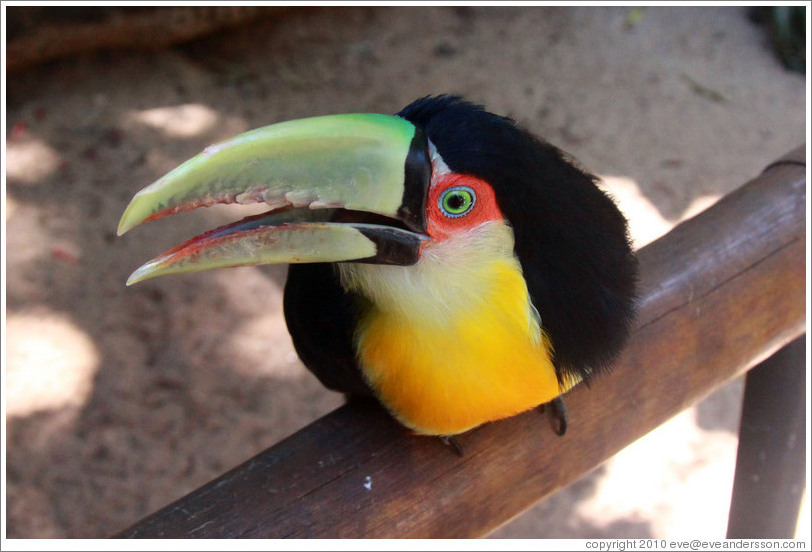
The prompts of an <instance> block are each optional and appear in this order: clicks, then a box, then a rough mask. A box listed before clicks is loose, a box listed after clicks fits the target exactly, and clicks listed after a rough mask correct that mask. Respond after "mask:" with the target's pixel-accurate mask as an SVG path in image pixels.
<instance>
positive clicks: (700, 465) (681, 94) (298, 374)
mask: <svg viewBox="0 0 812 552" xmlns="http://www.w3.org/2000/svg"><path fill="white" fill-rule="evenodd" d="M638 16H641V17H638ZM440 92H459V93H462V94H465V95H466V96H468V97H469V98H470V99H472V100H474V101H477V102H482V103H484V104H486V105H487V106H488V107H489V108H490V109H491V110H492V111H495V112H498V113H503V114H509V115H512V116H514V117H516V118H517V119H518V120H519V121H520V122H522V123H523V124H525V125H527V126H528V127H529V128H531V129H532V130H533V131H535V132H537V133H538V134H540V135H542V136H545V137H546V138H547V139H548V140H550V141H551V142H553V143H554V144H557V145H559V146H560V147H562V148H564V149H566V150H568V151H570V152H571V153H572V154H573V155H575V156H576V157H577V158H579V159H580V160H581V162H582V163H583V164H584V165H586V166H587V167H588V168H590V169H591V170H592V171H594V172H596V173H598V174H600V175H602V176H604V177H606V184H607V187H608V188H609V189H610V190H611V191H612V192H613V193H614V194H615V195H616V197H617V198H618V199H619V201H620V204H621V206H622V208H623V209H624V210H625V211H626V213H627V214H628V216H629V217H630V219H631V223H632V228H633V231H634V234H635V238H636V240H637V241H638V243H639V244H643V243H646V242H648V241H650V240H651V239H654V238H655V237H656V236H658V235H659V234H662V233H663V232H666V231H667V230H668V229H669V228H670V227H671V226H672V225H673V224H675V223H676V222H678V221H680V220H682V219H684V218H685V217H687V216H690V215H691V214H692V213H695V212H696V211H698V210H700V209H702V208H704V207H706V206H707V205H709V204H711V203H712V202H713V201H715V200H716V199H717V198H718V197H719V196H721V195H723V194H725V193H727V192H729V191H731V190H732V189H734V188H736V187H738V186H739V185H740V184H742V183H744V182H745V181H746V180H748V179H749V178H751V177H753V176H755V175H756V174H758V173H759V172H760V170H761V169H762V168H763V167H764V166H765V165H766V164H767V163H768V162H769V161H771V160H773V159H774V158H776V157H778V156H780V155H782V154H784V153H786V152H787V151H789V150H791V149H792V148H794V147H796V146H797V145H799V144H801V143H803V142H804V139H805V138H804V136H805V129H804V119H805V117H804V109H805V100H804V98H805V94H806V88H805V79H804V77H803V76H802V75H800V74H797V73H790V72H787V71H786V70H784V69H783V67H782V66H781V65H780V64H779V63H778V62H777V61H776V59H775V58H774V57H773V55H772V54H771V52H770V50H769V49H768V47H767V40H766V38H765V36H764V34H763V32H762V30H761V29H759V28H757V27H755V26H753V25H752V24H751V23H750V22H749V21H748V20H747V17H746V10H745V9H744V8H649V9H646V10H645V11H643V12H637V13H636V14H632V11H631V10H630V9H629V8H548V7H538V8H526V9H516V8H484V9H469V8H394V9H371V8H344V9H303V10H294V11H293V12H291V13H289V14H288V15H286V16H285V17H283V18H279V19H277V20H267V21H261V22H258V23H256V24H252V25H250V26H246V27H243V28H240V29H239V30H237V31H234V32H230V33H227V34H222V35H219V36H215V37H212V38H209V39H206V40H203V41H200V42H197V43H194V44H191V45H187V46H183V47H176V48H173V49H169V50H165V51H162V52H160V53H136V52H117V53H101V54H97V55H87V56H82V57H80V58H75V59H69V60H63V61H58V62H54V63H51V64H48V65H46V66H41V67H39V68H36V69H32V70H29V71H28V72H25V73H22V74H17V75H14V76H13V78H9V80H8V90H7V93H8V97H7V100H8V101H7V108H8V112H7V115H8V116H7V119H6V129H5V130H6V137H7V149H6V178H7V189H6V196H5V200H4V208H5V219H6V232H7V233H6V234H5V239H6V243H7V280H6V282H5V285H6V292H7V307H6V324H7V326H6V332H7V333H6V340H7V341H6V344H5V347H4V353H5V355H6V371H5V385H4V392H5V398H6V434H5V435H6V439H7V441H6V445H7V472H6V476H7V488H6V490H7V509H6V522H7V526H6V527H7V534H8V536H9V537H19V538H28V537H56V538H61V537H104V536H108V535H111V534H113V533H115V532H117V531H120V530H122V529H124V528H125V527H127V526H128V525H130V524H132V523H133V522H135V521H137V520H138V519H140V518H141V517H143V516H145V515H146V514H149V513H151V512H152V511H154V510H156V509H157V508H159V507H161V506H164V505H166V504H167V503H169V502H170V501H172V500H174V499H175V498H178V497H179V496H181V495H183V494H185V493H187V492H189V491H191V490H193V489H194V488H196V487H198V486H200V485H201V484H203V483H205V482H207V481H209V480H210V479H212V478H213V477H215V476H217V475H219V474H221V473H222V472H224V471H225V470H226V469H228V468H230V467H232V466H234V465H236V464H238V463H240V462H242V461H244V460H246V459H247V458H249V457H251V456H253V455H254V454H256V453H258V452H259V451H261V450H263V449H265V448H266V447H268V446H270V445H272V444H273V443H275V442H277V441H278V440H280V439H281V438H282V437H284V436H286V435H289V434H290V433H292V432H294V431H296V430H297V429H299V428H301V427H303V426H305V425H306V424H308V423H309V422H311V421H313V420H314V419H316V418H318V417H319V416H321V415H323V414H325V413H327V412H329V411H330V410H331V409H333V408H335V407H336V406H337V405H339V404H340V402H341V399H340V397H338V396H336V395H335V394H332V393H330V392H328V391H326V390H325V389H323V388H322V387H321V386H320V385H319V384H318V382H317V381H316V380H315V379H314V378H313V377H311V376H310V375H309V374H308V373H307V372H306V370H305V369H304V368H303V367H302V365H301V364H300V363H299V361H298V359H297V358H296V356H295V354H294V352H293V349H292V346H291V344H290V340H289V336H288V334H287V332H286V330H285V325H284V320H283V318H282V315H281V309H280V307H281V297H280V292H281V288H282V286H283V283H284V280H285V275H286V267H284V266H266V267H257V268H241V269H234V270H223V271H214V272H210V273H203V274H199V275H194V276H187V277H171V278H165V279H158V280H153V281H149V282H146V283H144V284H142V285H138V286H135V287H132V288H126V287H125V286H124V282H125V280H126V278H127V276H128V274H129V273H130V272H131V271H132V270H133V269H135V268H136V267H137V266H138V265H139V264H141V263H142V262H144V261H146V260H147V259H149V258H151V257H152V256H154V255H155V254H157V253H159V252H161V251H163V250H164V249H166V248H168V247H169V246H171V245H174V244H176V243H179V242H180V241H182V240H184V239H186V238H188V237H190V236H191V235H193V233H196V232H198V231H201V230H203V229H207V228H210V227H212V226H213V225H215V224H220V223H224V222H226V221H230V220H233V219H234V217H235V214H234V212H233V211H230V210H229V209H227V208H222V209H221V208H212V209H209V210H204V211H202V212H195V213H191V214H188V215H184V216H179V217H173V218H171V219H169V220H164V221H159V222H156V223H153V224H149V225H146V226H144V227H141V228H138V229H136V230H135V231H133V232H132V233H130V234H128V235H127V236H125V237H123V238H117V237H116V235H115V228H116V225H117V222H118V218H119V216H120V214H121V212H122V210H123V208H124V206H125V205H126V203H127V202H128V200H129V199H130V197H131V196H132V194H133V193H134V192H135V191H137V190H138V189H140V188H141V187H142V186H144V185H146V184H148V183H150V182H152V181H153V180H154V179H156V178H157V177H159V176H160V175H161V174H163V173H164V172H166V171H168V170H170V169H172V168H173V167H174V166H176V165H177V164H179V163H180V162H182V161H184V160H185V159H187V158H188V157H191V156H192V155H194V154H196V153H197V152H198V151H200V150H201V149H202V148H204V147H205V146H206V145H208V144H210V143H212V142H214V141H217V140H220V139H223V138H226V137H229V136H231V135H234V134H236V133H238V132H241V131H244V130H248V129H250V128H254V127H258V126H261V125H265V124H269V123H272V122H276V121H281V120H285V119H292V118H298V117H303V116H310V115H319V114H327V113H341V112H351V111H372V112H381V113H392V112H395V111H396V110H398V109H399V108H400V107H402V106H403V105H405V104H406V103H408V102H410V101H411V100H413V99H415V98H417V97H419V96H421V95H424V94H429V93H440ZM709 369H712V367H709ZM740 393H741V383H740V382H735V383H734V384H731V385H729V386H728V387H725V388H723V389H721V390H719V391H718V392H716V393H715V394H713V395H712V396H711V397H710V398H708V399H707V400H705V401H704V402H702V403H700V404H698V405H697V406H696V407H694V408H692V409H690V410H688V411H686V412H685V413H683V414H681V415H680V416H678V417H677V418H675V419H674V420H673V421H672V422H670V423H668V424H666V425H665V426H663V427H662V428H661V429H659V430H658V431H655V432H653V433H652V434H650V435H649V436H648V437H646V438H644V439H642V440H640V441H639V442H638V443H635V444H634V445H632V446H631V447H629V448H628V449H626V450H625V451H623V452H622V453H620V454H619V455H618V456H617V457H615V458H613V459H612V460H610V461H609V462H607V463H606V464H605V465H603V466H601V467H600V468H598V469H596V470H595V471H594V472H593V473H591V474H589V475H588V476H586V477H584V478H582V479H581V480H580V481H578V482H576V483H575V484H573V485H571V486H570V487H568V488H567V489H565V490H563V491H561V492H559V493H558V494H556V495H555V496H553V497H551V498H550V499H549V500H547V501H545V502H543V503H542V504H540V505H538V506H537V507H536V508H534V509H532V510H530V511H528V512H526V513H525V514H524V515H523V516H521V517H519V518H518V519H516V520H514V521H512V522H511V523H509V524H507V525H505V526H504V527H503V528H501V529H499V530H498V531H497V532H496V533H495V534H494V536H498V537H582V538H586V537H670V538H677V537H684V536H708V537H717V538H718V537H722V536H724V532H725V528H726V517H727V507H728V503H729V497H730V487H731V482H732V474H733V462H734V459H735V446H736V431H737V426H738V415H739V400H740ZM806 534H807V535H808V529H807V533H806ZM807 538H808V536H807Z"/></svg>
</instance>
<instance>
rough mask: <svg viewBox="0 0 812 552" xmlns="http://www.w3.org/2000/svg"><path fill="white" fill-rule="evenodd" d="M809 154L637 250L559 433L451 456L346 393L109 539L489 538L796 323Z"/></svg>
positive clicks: (530, 419)
mask: <svg viewBox="0 0 812 552" xmlns="http://www.w3.org/2000/svg"><path fill="white" fill-rule="evenodd" d="M805 164H806V157H805V147H801V148H798V149H797V150H795V151H793V152H791V153H790V154H789V155H787V156H786V157H784V158H782V159H780V160H778V161H777V162H775V163H773V164H771V165H770V166H768V167H767V168H766V169H765V171H764V172H763V173H762V174H761V175H760V176H759V177H757V178H756V179H754V180H752V181H750V182H749V183H747V184H746V185H744V186H742V187H741V188H739V189H738V190H736V191H734V192H733V193H731V194H729V195H727V196H726V197H724V198H723V199H722V200H720V201H719V202H718V203H717V204H715V205H714V206H712V207H711V208H709V209H708V210H706V211H704V212H702V213H700V214H699V215H697V216H696V217H694V218H692V219H690V220H688V221H686V222H684V223H682V224H680V225H678V226H676V227H675V228H674V229H673V230H672V231H671V232H669V233H668V234H666V235H665V236H663V237H662V238H660V239H659V240H657V241H655V242H653V243H651V244H649V245H648V246H646V247H644V248H643V249H641V250H640V251H639V258H640V268H641V285H640V291H641V293H640V303H639V315H638V320H637V324H636V327H635V329H634V331H633V334H632V337H631V341H630V342H629V344H628V347H627V348H626V349H625V352H624V353H623V355H622V356H621V358H620V359H619V360H618V362H617V364H616V367H615V369H614V370H613V372H612V373H611V374H610V375H608V376H606V377H602V378H600V379H598V380H596V381H594V382H593V383H592V384H591V385H590V386H589V387H588V388H587V387H586V386H584V385H581V386H578V387H577V388H576V389H574V390H573V391H571V392H570V393H568V394H567V396H566V400H567V405H568V408H569V414H570V425H569V430H568V432H567V434H566V436H564V437H557V436H556V435H555V434H554V433H553V431H551V430H550V427H549V424H550V420H549V418H548V417H546V416H542V415H540V414H539V412H538V411H531V412H528V413H525V414H523V415H520V416H517V417H514V418H511V419H508V420H504V421H501V422H497V423H491V424H487V425H485V426H483V427H480V428H478V429H476V430H473V431H471V432H469V433H466V434H464V435H462V436H461V437H460V438H459V442H460V444H461V446H462V448H463V450H464V454H463V455H462V456H458V455H457V454H455V453H454V452H453V451H452V449H451V448H449V447H448V446H446V445H444V444H443V443H441V442H440V440H439V439H434V438H423V437H416V436H412V435H410V434H409V433H408V432H407V431H406V430H404V429H403V428H402V427H401V426H399V425H398V424H397V423H395V422H394V421H392V420H391V419H390V417H389V416H388V415H386V414H385V413H384V412H383V411H382V410H381V409H380V408H379V407H377V406H375V405H373V404H366V403H351V404H347V405H345V406H343V407H341V408H339V409H337V410H335V411H334V412H332V413H330V414H329V415H327V416H325V417H323V418H321V419H319V420H317V421H316V422H314V423H313V424H311V425H310V426H308V427H306V428H304V429H302V430H301V431H299V432H298V433H296V434H294V435H292V436H290V437H288V438H287V439H285V440H283V441H281V442H280V443H278V444H277V445H275V446H273V447H271V448H270V449H268V450H266V451H265V452H262V453H260V454H259V455H257V456H256V457H254V458H252V459H251V460H249V461H247V462H245V463H244V464H242V465H240V466H238V467H236V468H234V469H233V470H231V471H230V472H228V473H226V474H225V475H223V476H221V477H219V478H217V479H216V480H214V481H212V482H211V483H209V484H207V485H205V486H203V487H202V488H200V489H198V490H196V491H194V492H192V493H191V494H189V495H187V496H185V497H183V498H181V499H179V500H178V501H176V502H175V503H173V504H170V505H169V506H167V507H165V508H163V509H162V510H160V511H158V512H156V513H155V514H153V515H151V516H149V517H147V518H146V519H144V520H142V521H140V522H138V523H136V524H135V525H134V526H132V527H130V528H129V529H127V530H126V531H124V532H123V533H122V534H120V535H119V536H121V537H152V538H159V537H265V538H279V537H335V538H341V537H426V538H430V537H477V536H482V535H485V534H487V533H488V532H490V531H492V530H493V529H495V528H497V527H498V526H500V525H502V524H503V523H505V522H506V521H508V520H510V519H512V518H513V517H515V516H516V515H518V514H520V513H521V512H523V511H524V510H525V509H527V508H529V507H530V506H532V505H533V504H535V503H536V502H538V501H540V500H542V499H543V498H544V497H546V496H548V495H550V494H551V493H553V492H555V491H556V490H557V489H560V488H561V487H564V486H565V485H567V484H569V483H571V482H572V481H575V480H576V479H578V478H579V477H580V476H582V475H584V474H585V473H587V472H588V471H590V470H592V469H593V468H595V467H596V466H598V465H599V464H601V463H602V462H603V461H605V460H606V459H607V458H609V457H610V456H612V455H614V454H615V453H617V452H618V451H620V450H621V449H622V448H624V447H625V446H627V445H628V444H630V443H631V442H633V441H634V440H636V439H638V438H639V437H641V436H643V435H644V434H646V433H647V432H649V431H651V430H652V429H654V428H656V427H657V426H659V425H660V424H662V423H663V422H665V421H666V420H668V419H669V418H671V417H672V416H674V415H676V414H677V413H679V412H680V411H682V410H683V409H685V408H687V407H689V406H690V405H692V404H694V403H696V402H697V401H699V400H701V399H702V398H703V397H705V396H706V395H708V394H709V393H711V392H712V391H713V390H714V389H716V388H718V387H719V386H721V385H723V384H724V383H725V382H728V381H729V380H731V379H733V378H735V377H737V376H739V375H740V374H742V373H743V372H745V371H746V370H748V369H749V368H751V367H753V366H755V365H757V364H758V363H759V362H761V361H763V360H765V359H767V358H768V357H770V355H772V354H773V353H774V352H775V351H777V350H778V349H780V348H781V347H782V346H784V345H785V344H787V343H789V342H790V341H792V340H794V339H796V338H798V337H799V336H802V335H803V334H804V333H805V331H806V298H805V290H806V284H805V255H806V238H805V209H806V201H807V198H806V179H805V173H806V170H805ZM732 469H733V466H731V470H732ZM721 530H722V529H720V531H721Z"/></svg>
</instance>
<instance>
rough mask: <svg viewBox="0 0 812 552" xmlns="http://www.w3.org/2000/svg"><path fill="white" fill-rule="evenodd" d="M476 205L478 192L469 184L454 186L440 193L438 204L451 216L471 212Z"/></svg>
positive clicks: (441, 209) (460, 215) (459, 215)
mask: <svg viewBox="0 0 812 552" xmlns="http://www.w3.org/2000/svg"><path fill="white" fill-rule="evenodd" d="M474 205H476V192H475V191H474V189H473V188H470V187H468V186H453V187H451V188H448V189H447V190H444V191H443V193H441V194H440V199H439V200H438V201H437V206H438V207H439V208H440V212H441V213H443V214H444V215H445V216H447V217H449V218H459V217H463V216H465V215H467V214H468V213H470V212H471V209H473V208H474Z"/></svg>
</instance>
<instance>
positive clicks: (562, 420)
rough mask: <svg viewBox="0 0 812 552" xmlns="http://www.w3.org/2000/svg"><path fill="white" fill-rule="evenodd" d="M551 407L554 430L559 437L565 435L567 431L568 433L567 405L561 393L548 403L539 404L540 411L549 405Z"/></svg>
mask: <svg viewBox="0 0 812 552" xmlns="http://www.w3.org/2000/svg"><path fill="white" fill-rule="evenodd" d="M548 404H549V405H550V407H551V409H552V410H551V415H552V416H551V417H552V420H553V424H554V425H553V431H555V434H556V435H558V436H559V437H563V436H564V434H565V433H567V425H568V419H567V405H566V404H565V403H564V399H563V398H562V397H561V396H560V395H559V396H558V397H556V398H554V399H553V400H551V401H550V402H548V403H544V404H542V405H541V406H539V411H540V412H544V408H545V406H547V405H548Z"/></svg>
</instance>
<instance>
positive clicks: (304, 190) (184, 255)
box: [118, 114, 431, 285]
mask: <svg viewBox="0 0 812 552" xmlns="http://www.w3.org/2000/svg"><path fill="white" fill-rule="evenodd" d="M430 179H431V162H430V158H429V155H428V144H427V140H426V138H425V136H424V135H423V133H422V132H421V131H420V130H419V129H418V128H416V127H415V126H414V125H412V124H411V123H410V122H408V121H406V120H405V119H401V118H399V117H394V116H390V115H377V114H348V115H330V116H325V117H313V118H308V119H300V120H296V121H288V122H284V123H278V124H275V125H271V126H267V127H263V128H259V129H256V130H252V131H249V132H246V133H244V134H240V135H239V136H236V137H234V138H231V139H229V140H226V141H224V142H220V143H218V144H214V145H212V146H209V147H208V148H206V149H205V150H204V151H203V152H202V153H200V154H199V155H197V156H196V157H194V158H192V159H190V160H189V161H187V162H185V163H184V164H182V165H181V166H179V167H177V168H176V169H175V170H173V171H172V172H170V173H169V174H167V175H166V176H164V177H162V178H161V179H159V180H158V181H156V182H154V183H153V184H151V185H149V186H147V187H146V188H144V189H143V190H141V191H140V192H138V193H137V194H135V196H134V197H133V199H132V201H131V202H130V204H129V205H128V206H127V209H126V210H125V211H124V214H123V215H122V217H121V221H120V222H119V225H118V234H119V235H121V234H123V233H125V232H127V231H128V230H130V229H131V228H133V227H134V226H137V225H138V224H140V223H142V222H144V221H147V220H153V219H157V218H161V217H163V216H166V215H171V214H174V213H178V212H181V211H188V210H191V209H194V208H196V207H202V206H209V205H214V204H218V203H240V204H248V203H267V204H268V205H269V206H270V211H269V212H267V213H265V214H263V215H258V216H253V217H249V218H246V219H244V220H242V221H240V222H237V223H234V224H229V225H227V226H223V227H221V228H218V229H216V230H212V231H210V232H207V233H205V234H202V235H200V236H198V237H196V238H193V239H191V240H189V241H188V242H186V243H184V244H183V245H180V246H178V247H175V248H173V249H170V250H169V251H167V252H165V253H164V254H162V255H160V256H159V257H156V258H155V259H153V260H151V261H149V262H148V263H146V264H145V265H143V266H141V267H140V268H139V269H137V270H136V271H135V272H133V274H132V275H131V276H130V278H129V280H128V281H127V284H128V285H129V284H133V283H136V282H139V281H141V280H146V279H147V278H153V277H155V276H163V275H166V274H178V273H183V272H196V271H201V270H208V269H212V268H220V267H230V266H244V265H256V264H265V263H310V262H338V261H361V262H368V263H383V264H401V265H408V264H414V263H415V262H417V260H418V257H419V250H420V244H421V243H422V242H423V240H424V239H426V236H425V232H426V218H425V213H426V197H427V194H428V187H429V183H430Z"/></svg>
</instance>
